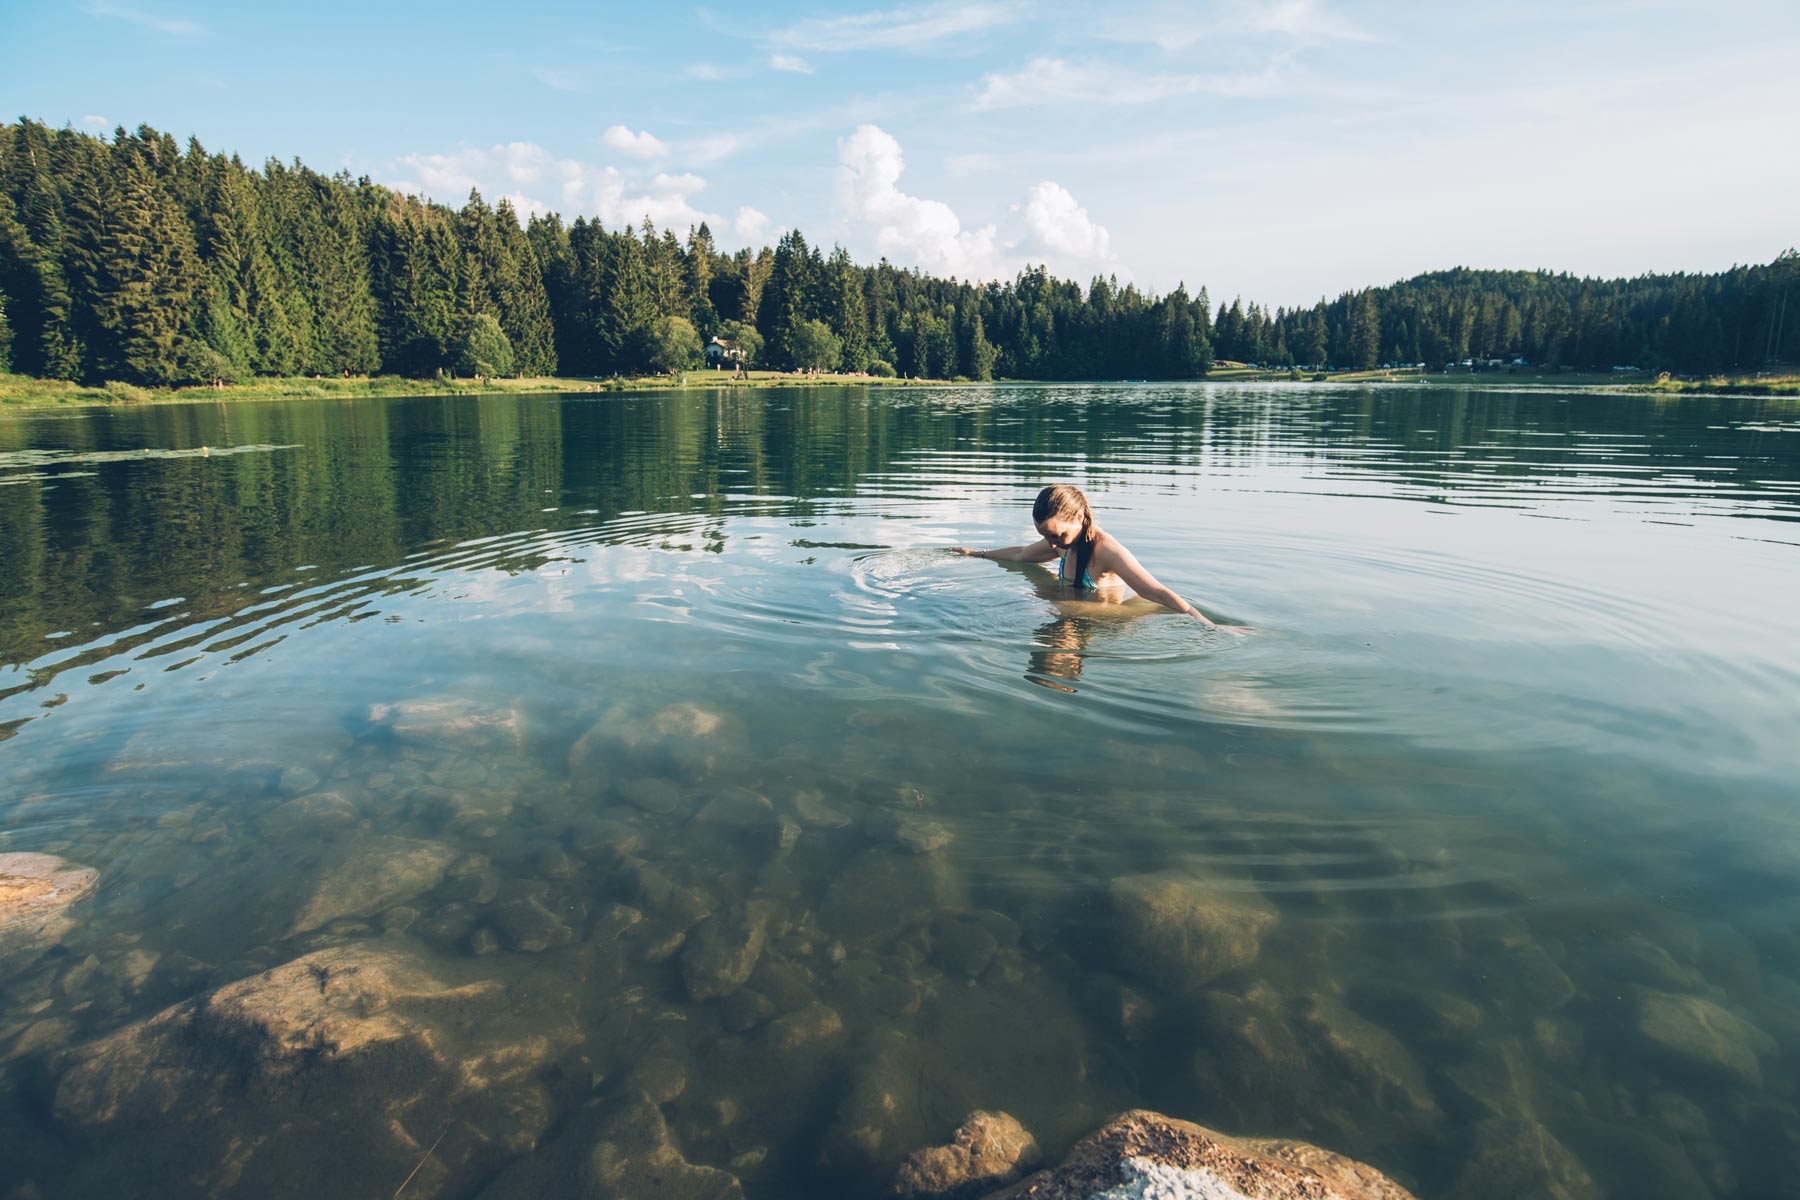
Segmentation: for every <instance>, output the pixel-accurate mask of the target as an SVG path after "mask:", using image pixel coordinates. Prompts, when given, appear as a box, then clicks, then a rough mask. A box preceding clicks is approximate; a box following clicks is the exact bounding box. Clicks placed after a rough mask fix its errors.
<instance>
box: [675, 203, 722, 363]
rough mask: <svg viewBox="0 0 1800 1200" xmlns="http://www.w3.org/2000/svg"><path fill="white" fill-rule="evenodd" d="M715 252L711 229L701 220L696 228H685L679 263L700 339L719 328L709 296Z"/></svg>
mask: <svg viewBox="0 0 1800 1200" xmlns="http://www.w3.org/2000/svg"><path fill="white" fill-rule="evenodd" d="M717 253H718V251H717V249H716V248H715V247H714V246H713V235H712V230H711V229H709V228H707V225H706V222H705V221H702V222H700V228H698V229H689V230H688V240H687V247H686V249H685V251H684V252H683V255H682V266H683V268H684V269H685V271H686V274H687V294H688V295H689V296H690V297H692V298H693V311H692V318H693V323H694V329H695V331H696V332H698V333H699V334H700V335H701V337H702V338H706V337H711V336H712V335H713V333H714V332H716V331H717V330H718V328H719V316H718V312H717V310H716V309H715V308H714V307H713V297H712V282H713V258H714V256H715V255H716V254H717Z"/></svg>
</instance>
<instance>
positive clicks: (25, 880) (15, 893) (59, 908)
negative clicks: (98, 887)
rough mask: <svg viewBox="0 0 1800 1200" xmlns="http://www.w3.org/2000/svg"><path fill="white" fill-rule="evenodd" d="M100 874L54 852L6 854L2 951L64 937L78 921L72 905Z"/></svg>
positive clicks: (1, 882)
mask: <svg viewBox="0 0 1800 1200" xmlns="http://www.w3.org/2000/svg"><path fill="white" fill-rule="evenodd" d="M99 877H100V873H99V872H98V871H95V870H94V869H93V868H91V867H78V866H76V865H75V864H73V863H69V862H65V861H63V860H62V859H60V858H58V857H56V856H55V855H54V854H24V853H12V854H0V952H5V951H13V950H29V949H33V948H37V947H42V946H48V945H52V944H54V943H55V942H57V941H59V940H60V939H61V938H62V936H63V934H65V933H67V932H68V931H69V930H70V929H71V928H73V927H74V924H75V922H74V921H73V920H72V919H71V918H70V917H69V915H68V911H67V910H68V907H69V906H70V905H71V904H73V903H75V902H76V901H77V900H79V899H81V898H82V897H83V896H85V895H87V894H88V893H89V892H91V891H93V890H94V882H95V881H96V880H97V879H99Z"/></svg>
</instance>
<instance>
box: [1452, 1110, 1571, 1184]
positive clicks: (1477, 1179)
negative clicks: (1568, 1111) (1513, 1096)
mask: <svg viewBox="0 0 1800 1200" xmlns="http://www.w3.org/2000/svg"><path fill="white" fill-rule="evenodd" d="M1603 1194H1604V1193H1603V1192H1602V1191H1601V1188H1600V1187H1599V1185H1598V1184H1596V1183H1595V1182H1594V1178H1593V1176H1591V1175H1589V1174H1588V1172H1587V1168H1586V1167H1584V1166H1582V1165H1581V1160H1580V1159H1578V1158H1576V1157H1575V1156H1574V1155H1573V1154H1571V1153H1570V1152H1569V1148H1568V1147H1567V1146H1564V1145H1563V1144H1562V1143H1561V1142H1559V1141H1557V1140H1556V1137H1555V1135H1553V1134H1552V1133H1551V1132H1550V1131H1549V1130H1548V1129H1545V1128H1544V1127H1543V1126H1542V1125H1539V1124H1538V1123H1537V1122H1536V1121H1528V1120H1518V1119H1515V1118H1506V1117H1496V1118H1494V1119H1492V1120H1487V1121H1483V1122H1481V1124H1479V1125H1477V1126H1476V1127H1475V1141H1474V1146H1473V1148H1472V1149H1471V1150H1470V1152H1469V1157H1468V1159H1467V1160H1466V1161H1465V1162H1464V1164H1463V1169H1462V1173H1461V1174H1460V1175H1459V1176H1458V1177H1457V1180H1456V1186H1455V1188H1454V1190H1453V1191H1452V1192H1451V1196H1452V1197H1453V1200H1521V1198H1522V1197H1525V1196H1530V1197H1533V1200H1600V1197H1601V1196H1602V1195H1603Z"/></svg>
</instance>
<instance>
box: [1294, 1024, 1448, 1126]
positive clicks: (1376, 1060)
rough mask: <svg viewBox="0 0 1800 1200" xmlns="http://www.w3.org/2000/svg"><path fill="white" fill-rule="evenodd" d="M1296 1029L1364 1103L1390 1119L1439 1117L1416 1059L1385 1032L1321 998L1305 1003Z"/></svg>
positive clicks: (1315, 1052) (1434, 1100)
mask: <svg viewBox="0 0 1800 1200" xmlns="http://www.w3.org/2000/svg"><path fill="white" fill-rule="evenodd" d="M1300 1026H1301V1031H1302V1032H1303V1034H1304V1035H1305V1037H1306V1039H1307V1040H1308V1041H1309V1042H1310V1043H1311V1048H1312V1050H1313V1053H1314V1055H1315V1056H1316V1057H1317V1058H1322V1059H1324V1060H1325V1061H1327V1062H1330V1063H1333V1064H1334V1065H1335V1066H1336V1067H1337V1068H1338V1070H1339V1072H1340V1074H1341V1075H1342V1076H1343V1077H1344V1078H1346V1079H1348V1080H1351V1081H1352V1082H1353V1083H1354V1085H1355V1090H1356V1092H1357V1094H1358V1095H1360V1096H1361V1097H1363V1098H1364V1099H1365V1100H1366V1101H1367V1102H1368V1103H1370V1104H1373V1105H1374V1106H1375V1107H1376V1108H1379V1109H1381V1110H1383V1111H1384V1112H1386V1113H1388V1114H1391V1115H1398V1116H1416V1117H1425V1118H1436V1117H1439V1116H1441V1115H1442V1114H1441V1113H1440V1111H1439V1109H1438V1104H1437V1100H1436V1099H1435V1097H1434V1096H1433V1094H1432V1090H1431V1085H1430V1084H1429V1083H1428V1082H1426V1079H1425V1072H1424V1071H1423V1070H1422V1069H1421V1068H1420V1067H1419V1064H1418V1061H1417V1060H1416V1059H1414V1058H1413V1056H1412V1054H1411V1053H1409V1052H1408V1051H1407V1049H1406V1047H1405V1046H1404V1045H1402V1044H1401V1042H1400V1039H1398V1038H1396V1037H1395V1036H1394V1035H1393V1034H1391V1033H1389V1032H1388V1031H1387V1030H1385V1029H1383V1028H1381V1027H1380V1026H1378V1025H1376V1024H1374V1023H1373V1022H1370V1021H1366V1020H1364V1019H1363V1018H1362V1017H1359V1016H1357V1015H1356V1014H1355V1013H1353V1012H1351V1011H1350V1010H1349V1009H1347V1008H1345V1007H1343V1006H1342V1005H1340V1004H1338V1003H1336V1002H1335V1001H1330V1000H1326V999H1323V998H1320V999H1316V1000H1314V1001H1313V1002H1312V1003H1311V1004H1310V1005H1308V1007H1307V1008H1306V1009H1305V1011H1304V1012H1303V1013H1302V1015H1301V1018H1300Z"/></svg>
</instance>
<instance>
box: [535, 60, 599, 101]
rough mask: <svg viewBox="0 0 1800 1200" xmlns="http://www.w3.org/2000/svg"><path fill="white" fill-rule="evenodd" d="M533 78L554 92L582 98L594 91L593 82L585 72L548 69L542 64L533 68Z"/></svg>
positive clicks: (560, 68)
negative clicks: (581, 96)
mask: <svg viewBox="0 0 1800 1200" xmlns="http://www.w3.org/2000/svg"><path fill="white" fill-rule="evenodd" d="M531 76H532V78H533V79H536V80H537V81H538V82H539V83H541V84H543V85H544V86H545V87H547V88H550V89H551V90H553V91H558V92H568V93H569V94H571V95H576V96H580V95H586V94H587V93H588V92H591V91H593V90H594V85H593V82H592V81H591V80H590V79H589V78H588V75H587V73H586V72H584V71H571V70H567V69H565V68H562V67H546V66H543V65H541V64H540V65H534V66H533V67H532V68H531Z"/></svg>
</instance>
